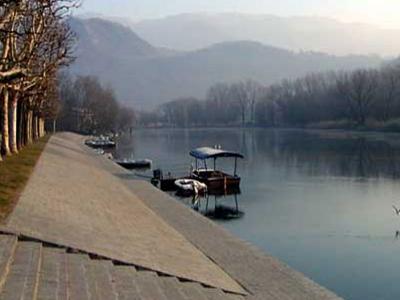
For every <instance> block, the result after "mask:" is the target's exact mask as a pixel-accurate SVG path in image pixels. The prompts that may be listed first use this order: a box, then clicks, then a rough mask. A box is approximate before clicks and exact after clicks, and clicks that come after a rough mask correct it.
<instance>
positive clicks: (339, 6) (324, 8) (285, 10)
mask: <svg viewBox="0 0 400 300" xmlns="http://www.w3.org/2000/svg"><path fill="white" fill-rule="evenodd" d="M193 12H209V13H218V12H240V13H250V14H252V13H258V14H273V15H278V16H321V17H331V18H332V17H333V18H336V19H338V20H342V21H346V22H362V23H370V24H375V25H378V26H380V27H383V28H400V17H399V15H400V0H83V6H82V7H81V8H80V11H79V13H84V14H85V13H95V14H102V15H106V16H113V17H123V18H130V19H132V20H134V21H135V20H142V19H148V18H159V17H164V16H168V15H174V14H180V13H193Z"/></svg>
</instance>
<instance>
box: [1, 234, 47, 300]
mask: <svg viewBox="0 0 400 300" xmlns="http://www.w3.org/2000/svg"><path fill="white" fill-rule="evenodd" d="M41 252H42V245H41V244H39V243H33V242H19V243H18V244H17V247H16V249H15V253H14V256H13V262H12V264H11V267H10V271H9V273H8V276H7V278H6V281H5V283H4V286H3V289H2V291H1V294H0V299H10V300H14V299H36V296H37V286H38V281H39V273H40V267H41Z"/></svg>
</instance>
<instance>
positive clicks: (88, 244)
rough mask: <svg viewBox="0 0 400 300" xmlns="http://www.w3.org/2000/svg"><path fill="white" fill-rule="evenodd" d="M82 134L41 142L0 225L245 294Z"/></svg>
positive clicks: (62, 135) (57, 136)
mask: <svg viewBox="0 0 400 300" xmlns="http://www.w3.org/2000/svg"><path fill="white" fill-rule="evenodd" d="M82 141H83V139H82V137H80V136H78V135H74V134H58V135H56V136H54V137H52V138H51V139H50V141H49V143H48V145H47V146H46V148H45V150H44V152H43V154H42V156H41V158H40V159H39V162H38V165H37V166H36V169H35V171H34V173H33V175H32V177H31V178H30V180H29V182H28V185H27V187H26V188H25V190H24V192H23V194H22V195H21V198H20V200H19V203H18V204H17V206H16V208H15V210H14V212H13V213H12V214H11V216H10V218H9V220H8V221H7V224H6V229H7V230H10V231H12V232H16V233H18V234H22V235H24V236H28V237H31V238H35V239H38V240H41V241H45V242H49V243H53V244H56V245H62V246H66V247H68V248H73V249H79V250H82V251H85V252H87V253H93V254H96V255H99V256H103V257H107V258H110V259H113V260H117V261H121V262H124V263H131V264H133V265H135V266H139V267H143V268H146V269H150V270H154V271H157V272H161V273H165V274H168V275H173V276H176V277H179V278H184V279H188V280H191V281H195V282H200V283H203V284H206V285H208V286H213V287H217V288H220V289H223V290H226V291H231V292H237V293H244V294H245V293H246V292H245V291H244V290H243V289H242V288H241V286H240V285H239V284H238V283H237V282H236V281H234V280H233V279H232V278H231V277H230V276H229V275H227V274H226V273H225V272H224V271H223V270H222V269H221V268H220V267H219V266H217V265H216V264H215V263H213V262H212V261H211V260H210V259H209V258H208V257H207V256H206V255H204V254H203V253H202V252H201V251H199V250H198V249H197V248H196V247H195V246H194V245H193V244H192V243H190V242H189V241H188V240H187V239H186V238H185V237H184V236H183V235H182V234H180V233H179V232H178V231H177V230H176V229H174V228H173V227H172V226H170V225H168V224H167V223H166V222H165V221H164V220H163V219H161V218H160V217H159V216H158V215H157V214H156V213H154V212H153V210H151V209H150V208H148V207H147V206H146V205H145V204H144V203H143V202H142V201H141V200H140V199H139V198H138V197H137V196H136V195H135V194H134V193H132V191H130V190H129V189H128V188H127V187H126V186H125V185H124V184H123V183H122V182H121V180H119V179H118V178H117V177H115V176H113V175H112V174H111V173H110V172H108V171H107V170H106V169H105V168H104V167H103V166H102V164H101V163H99V157H97V156H96V155H95V154H94V152H92V151H88V150H86V149H85V146H83V145H82Z"/></svg>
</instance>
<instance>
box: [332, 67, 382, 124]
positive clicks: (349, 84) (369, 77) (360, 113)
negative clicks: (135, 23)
mask: <svg viewBox="0 0 400 300" xmlns="http://www.w3.org/2000/svg"><path fill="white" fill-rule="evenodd" d="M376 80H377V72H376V71H375V70H356V71H354V72H352V73H344V74H340V75H339V76H338V78H337V82H336V86H337V91H338V92H339V95H340V96H341V97H343V99H344V100H345V101H346V103H347V105H348V111H349V115H350V118H351V119H352V120H353V121H354V122H355V123H356V124H357V125H365V122H366V120H367V118H368V116H369V114H370V110H371V107H372V104H373V100H374V97H375V92H376V88H377V85H376Z"/></svg>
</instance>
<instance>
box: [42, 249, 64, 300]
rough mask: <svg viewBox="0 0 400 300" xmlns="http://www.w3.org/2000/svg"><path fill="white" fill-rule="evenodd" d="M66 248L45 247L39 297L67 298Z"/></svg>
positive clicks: (47, 299)
mask: <svg viewBox="0 0 400 300" xmlns="http://www.w3.org/2000/svg"><path fill="white" fill-rule="evenodd" d="M65 271H66V253H65V249H60V248H49V247H43V250H42V267H41V270H40V278H39V286H38V299H40V300H53V299H55V300H67V299H68V295H67V284H66V283H67V280H66V275H65Z"/></svg>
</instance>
